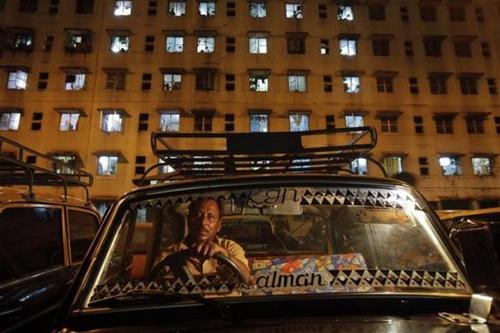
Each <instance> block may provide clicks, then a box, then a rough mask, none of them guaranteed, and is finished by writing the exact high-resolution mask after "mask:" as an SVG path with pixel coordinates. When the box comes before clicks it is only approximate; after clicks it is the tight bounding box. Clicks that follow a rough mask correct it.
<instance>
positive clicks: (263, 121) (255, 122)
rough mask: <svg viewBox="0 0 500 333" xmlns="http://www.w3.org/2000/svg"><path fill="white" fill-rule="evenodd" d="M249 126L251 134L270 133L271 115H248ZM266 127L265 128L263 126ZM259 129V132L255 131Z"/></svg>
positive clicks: (254, 113) (253, 113) (262, 113)
mask: <svg viewBox="0 0 500 333" xmlns="http://www.w3.org/2000/svg"><path fill="white" fill-rule="evenodd" d="M248 125H249V132H250V133H267V132H269V114H268V113H264V112H261V113H259V112H252V113H250V114H249V115H248ZM262 125H265V126H262ZM254 129H257V130H254Z"/></svg>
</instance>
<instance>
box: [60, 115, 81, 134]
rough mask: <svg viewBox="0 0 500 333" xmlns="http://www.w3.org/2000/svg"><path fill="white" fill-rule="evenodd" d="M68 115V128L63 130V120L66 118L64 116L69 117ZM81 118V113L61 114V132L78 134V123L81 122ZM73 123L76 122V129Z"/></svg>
mask: <svg viewBox="0 0 500 333" xmlns="http://www.w3.org/2000/svg"><path fill="white" fill-rule="evenodd" d="M68 115H69V119H68V120H67V122H66V123H67V125H68V126H66V127H64V128H65V129H63V118H64V116H68ZM74 116H76V121H75V120H74V119H73V118H74ZM80 117H81V114H80V112H61V113H60V117H59V132H76V131H78V123H79V122H80ZM73 122H75V124H74V127H72V125H73Z"/></svg>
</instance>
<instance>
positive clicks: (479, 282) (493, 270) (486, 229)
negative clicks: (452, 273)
mask: <svg viewBox="0 0 500 333" xmlns="http://www.w3.org/2000/svg"><path fill="white" fill-rule="evenodd" d="M497 227H498V226H497ZM495 231H497V232H498V228H497V229H495ZM449 235H450V237H451V239H452V240H453V241H454V242H455V243H456V244H457V246H458V247H459V249H460V250H461V252H462V256H463V259H464V263H465V268H466V270H467V275H468V276H469V281H470V283H471V284H472V287H473V288H474V289H475V290H498V289H500V267H499V262H498V256H497V251H496V247H495V241H494V238H493V233H492V230H490V226H489V225H488V223H485V222H479V221H472V220H460V221H457V222H456V223H453V225H450V226H449Z"/></svg>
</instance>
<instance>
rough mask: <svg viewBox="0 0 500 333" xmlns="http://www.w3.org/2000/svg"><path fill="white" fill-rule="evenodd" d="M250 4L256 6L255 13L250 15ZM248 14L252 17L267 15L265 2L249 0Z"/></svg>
mask: <svg viewBox="0 0 500 333" xmlns="http://www.w3.org/2000/svg"><path fill="white" fill-rule="evenodd" d="M252 5H253V6H257V11H256V15H252ZM262 7H263V8H262ZM248 15H249V16H250V17H252V18H257V19H259V18H265V17H267V3H265V2H256V1H251V2H249V4H248Z"/></svg>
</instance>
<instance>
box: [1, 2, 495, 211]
mask: <svg viewBox="0 0 500 333" xmlns="http://www.w3.org/2000/svg"><path fill="white" fill-rule="evenodd" d="M499 20H500V1H498V0H469V1H466V0H442V1H441V0H421V1H414V0H390V1H389V0H386V1H383V0H382V1H378V0H377V1H370V0H368V1H359V0H353V1H338V2H336V1H321V0H318V1H311V0H198V1H192V0H185V1H182V0H151V1H146V0H144V1H143V0H141V1H139V0H128V1H127V0H100V1H93V0H13V1H6V0H3V1H0V27H1V29H2V36H1V43H2V44H1V48H2V52H1V57H0V66H1V67H2V69H3V71H1V73H0V81H3V82H4V86H3V88H1V89H0V113H1V114H0V115H1V122H0V135H4V136H7V137H9V138H11V139H14V140H16V141H18V142H20V143H22V144H25V145H28V146H30V147H33V148H34V149H37V150H40V151H43V152H46V153H48V154H50V155H52V156H54V157H56V158H58V159H60V160H62V161H66V162H69V163H73V164H76V165H79V166H82V167H83V168H84V169H86V170H87V171H90V172H92V173H93V174H94V175H95V177H94V186H93V187H92V188H91V197H92V198H93V199H95V200H96V201H106V200H111V199H113V198H116V197H117V196H119V195H120V194H122V193H123V192H126V191H128V190H130V189H131V188H132V187H133V184H132V179H133V178H137V177H138V176H140V175H141V174H142V173H143V172H144V170H145V169H147V167H148V166H150V165H152V164H154V163H157V162H158V160H157V158H156V157H155V156H154V155H153V154H152V152H151V148H150V144H149V143H150V135H151V132H152V131H181V132H200V131H212V132H228V131H234V132H249V131H295V130H307V129H311V130H312V129H323V128H333V127H344V126H360V125H367V126H374V127H376V128H377V131H378V133H379V138H378V145H377V148H376V149H375V150H374V151H373V153H372V157H373V158H375V159H377V160H379V161H380V162H381V163H382V164H383V165H384V166H385V167H386V169H387V171H388V172H389V174H390V175H396V174H400V173H401V172H403V173H405V174H406V177H409V178H414V179H415V185H416V186H417V188H419V189H420V191H421V192H422V193H423V194H424V195H425V196H426V197H427V199H428V200H429V201H431V202H433V204H434V205H435V207H436V208H440V209H451V208H479V207H488V206H496V205H500V178H499V176H498V171H499V167H498V165H497V163H496V162H498V158H497V154H498V153H499V152H500V97H499V94H498V90H499V87H498V84H499V83H498V80H499V77H500V75H499V71H500V67H499V66H500V25H498V22H499ZM26 158H27V159H29V158H30V156H27V157H26ZM31 162H33V163H36V161H31ZM352 169H353V170H354V171H355V172H358V173H368V174H371V175H374V176H376V175H380V172H379V171H378V170H376V168H374V167H372V166H371V165H370V164H368V165H367V164H366V161H365V160H356V161H354V162H353V165H352Z"/></svg>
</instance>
